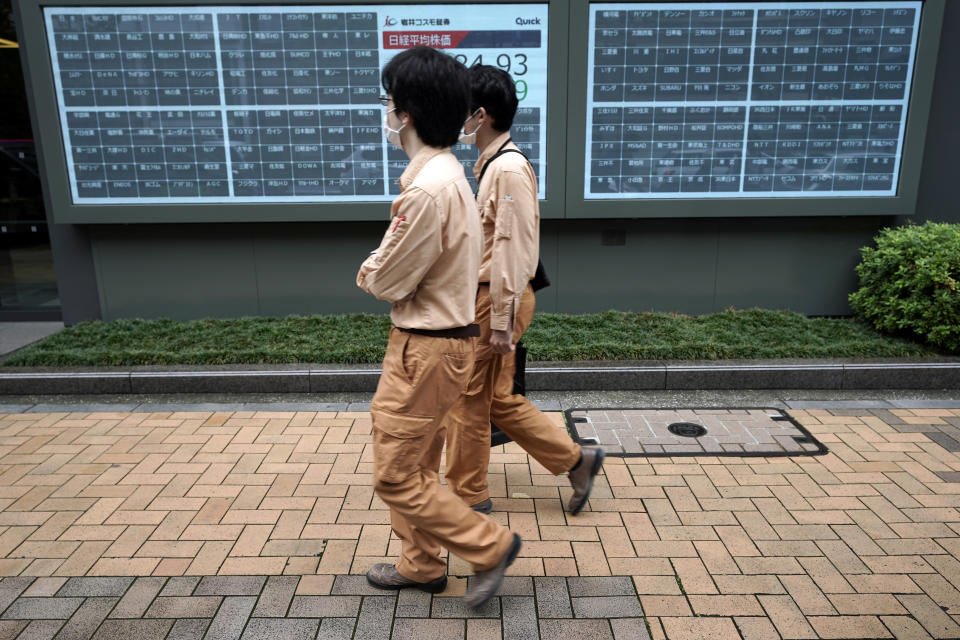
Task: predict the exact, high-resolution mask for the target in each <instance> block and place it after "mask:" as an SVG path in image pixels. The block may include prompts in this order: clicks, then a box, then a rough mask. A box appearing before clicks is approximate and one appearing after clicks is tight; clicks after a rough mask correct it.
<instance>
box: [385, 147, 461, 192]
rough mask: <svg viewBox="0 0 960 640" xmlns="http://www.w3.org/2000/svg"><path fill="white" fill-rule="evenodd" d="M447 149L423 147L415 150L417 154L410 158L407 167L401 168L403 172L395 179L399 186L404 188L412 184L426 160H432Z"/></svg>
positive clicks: (447, 149)
mask: <svg viewBox="0 0 960 640" xmlns="http://www.w3.org/2000/svg"><path fill="white" fill-rule="evenodd" d="M449 150H450V149H449V148H443V149H439V148H437V147H424V148H423V149H420V151H417V154H416V155H415V156H413V157H412V158H411V159H410V164H408V165H407V168H406V169H404V170H403V173H402V174H401V175H400V179H399V180H397V182H399V183H400V188H401V189H406V188H407V187H409V186H410V185H411V184H413V181H414V179H415V178H416V177H417V175H418V174H419V173H420V172H421V171H422V170H423V167H424V166H426V164H427V163H428V162H430V161H431V160H433V159H434V158H435V157H437V156H438V155H440V154H441V153H444V152H445V151H449Z"/></svg>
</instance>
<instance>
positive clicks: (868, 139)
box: [583, 1, 922, 200]
mask: <svg viewBox="0 0 960 640" xmlns="http://www.w3.org/2000/svg"><path fill="white" fill-rule="evenodd" d="M921 6H922V3H921V2H916V1H895V2H768V3H763V2H758V3H743V2H741V3H696V4H694V3H630V4H607V3H598V4H591V5H590V10H589V17H590V23H589V49H588V51H589V57H590V60H589V68H588V82H587V87H588V96H587V131H586V136H587V138H586V145H585V156H586V157H585V170H584V181H583V197H584V199H586V200H597V199H645V198H647V199H654V198H659V199H664V198H757V197H763V198H772V197H778V198H784V197H786V198H797V197H820V198H822V197H851V196H858V197H865V196H867V197H869V196H895V195H896V194H897V189H898V180H899V175H900V169H901V151H902V149H903V144H904V133H905V128H906V121H907V110H908V106H909V104H908V102H909V98H910V89H911V80H912V76H913V72H914V61H915V54H916V50H917V42H918V32H919V25H920V14H921Z"/></svg>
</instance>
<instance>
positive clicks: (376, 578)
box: [367, 562, 447, 593]
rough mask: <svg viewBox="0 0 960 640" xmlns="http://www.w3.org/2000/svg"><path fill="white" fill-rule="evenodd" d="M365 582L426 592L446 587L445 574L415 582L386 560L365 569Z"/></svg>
mask: <svg viewBox="0 0 960 640" xmlns="http://www.w3.org/2000/svg"><path fill="white" fill-rule="evenodd" d="M367 582H369V583H370V586H372V587H376V588H377V589H388V590H396V589H406V588H408V587H413V588H416V589H420V590H421V591H426V592H427V593H440V592H441V591H443V590H444V589H446V588H447V576H440V577H439V578H437V579H435V580H431V581H430V582H417V581H416V580H411V579H410V578H408V577H406V576H404V575H403V574H402V573H400V572H399V571H397V567H396V566H394V565H392V564H389V563H386V562H381V563H379V564H375V565H373V566H372V567H370V570H369V571H367Z"/></svg>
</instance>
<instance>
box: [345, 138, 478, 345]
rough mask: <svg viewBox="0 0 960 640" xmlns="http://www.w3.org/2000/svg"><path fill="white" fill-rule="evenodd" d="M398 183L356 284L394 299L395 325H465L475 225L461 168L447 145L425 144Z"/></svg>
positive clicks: (471, 300) (473, 277)
mask: <svg viewBox="0 0 960 640" xmlns="http://www.w3.org/2000/svg"><path fill="white" fill-rule="evenodd" d="M399 182H400V187H401V188H402V189H403V192H402V193H401V194H400V195H399V196H397V198H396V200H394V201H393V205H392V206H391V208H390V224H389V226H388V227H387V230H386V233H384V235H383V240H382V241H381V242H380V246H379V247H378V248H377V250H376V251H374V252H373V253H372V254H370V257H369V258H367V259H366V260H365V261H364V263H363V264H362V265H361V266H360V272H359V273H358V274H357V286H359V287H360V288H361V289H363V290H364V291H366V292H368V293H371V294H373V295H374V296H376V297H377V298H379V299H381V300H386V301H388V302H392V303H394V304H393V309H392V310H391V311H390V318H391V319H392V320H393V324H394V326H397V327H400V328H402V329H451V328H453V327H462V326H465V325H468V324H471V323H472V322H473V320H474V313H475V306H476V296H477V271H478V269H479V268H480V256H481V252H482V249H483V232H482V230H481V228H480V216H479V213H478V212H477V205H476V202H475V201H474V199H473V194H472V193H471V192H470V185H469V184H468V183H467V179H466V177H465V176H464V175H463V167H462V166H461V165H460V163H459V162H458V161H457V159H456V157H454V155H453V154H452V153H450V150H449V149H436V148H433V147H425V148H424V149H421V150H420V151H419V152H418V153H417V154H416V155H415V156H414V157H413V158H412V159H411V160H410V164H409V165H408V166H407V168H406V170H405V171H404V172H403V175H401V176H400V181H399ZM410 294H413V297H411V298H410V299H405V298H407V296H410Z"/></svg>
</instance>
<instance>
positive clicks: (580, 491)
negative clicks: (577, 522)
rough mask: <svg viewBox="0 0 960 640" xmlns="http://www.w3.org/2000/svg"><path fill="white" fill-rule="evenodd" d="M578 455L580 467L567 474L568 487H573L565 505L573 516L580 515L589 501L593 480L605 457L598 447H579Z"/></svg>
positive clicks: (604, 453)
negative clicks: (568, 500)
mask: <svg viewBox="0 0 960 640" xmlns="http://www.w3.org/2000/svg"><path fill="white" fill-rule="evenodd" d="M580 455H581V458H580V466H579V467H577V468H576V469H574V470H573V471H571V472H570V473H568V474H567V476H568V477H569V478H570V486H572V487H573V496H571V498H570V502H568V503H567V511H569V512H570V513H571V514H573V515H576V514H578V513H580V511H581V510H582V509H583V507H584V505H586V504H587V500H589V499H590V492H591V491H592V490H593V478H594V476H596V475H597V474H598V473H600V468H601V467H603V459H604V458H605V457H607V454H606V452H605V451H604V450H603V449H601V448H600V447H581V448H580Z"/></svg>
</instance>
